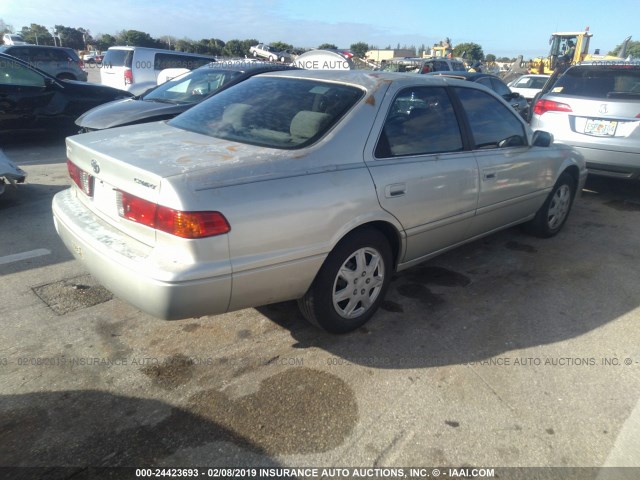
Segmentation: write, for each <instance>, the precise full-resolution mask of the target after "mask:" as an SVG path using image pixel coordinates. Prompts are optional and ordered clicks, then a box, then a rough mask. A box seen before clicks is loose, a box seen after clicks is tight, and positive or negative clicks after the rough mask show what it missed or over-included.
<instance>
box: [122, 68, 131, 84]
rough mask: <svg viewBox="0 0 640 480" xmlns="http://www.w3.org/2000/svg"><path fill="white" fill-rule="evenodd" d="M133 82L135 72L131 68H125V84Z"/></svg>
mask: <svg viewBox="0 0 640 480" xmlns="http://www.w3.org/2000/svg"><path fill="white" fill-rule="evenodd" d="M132 83H133V72H132V71H131V69H130V68H125V70H124V84H125V85H131V84H132Z"/></svg>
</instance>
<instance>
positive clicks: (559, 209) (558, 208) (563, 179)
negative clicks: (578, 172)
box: [524, 172, 576, 238]
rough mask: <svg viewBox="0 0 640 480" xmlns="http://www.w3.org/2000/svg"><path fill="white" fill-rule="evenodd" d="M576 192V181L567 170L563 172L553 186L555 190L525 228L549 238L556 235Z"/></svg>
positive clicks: (539, 235)
mask: <svg viewBox="0 0 640 480" xmlns="http://www.w3.org/2000/svg"><path fill="white" fill-rule="evenodd" d="M575 194H576V182H575V180H574V178H573V177H572V176H571V175H570V174H569V173H567V172H563V173H562V174H561V175H560V177H559V178H558V181H557V182H556V184H555V185H554V186H553V190H551V193H550V194H549V196H548V197H547V199H546V200H545V202H544V203H543V204H542V206H541V207H540V210H538V212H537V213H536V216H535V217H534V218H533V220H531V221H530V222H528V223H525V225H524V228H525V231H526V232H527V233H530V234H531V235H535V236H536V237H541V238H549V237H553V236H554V235H556V234H557V233H558V232H559V231H560V230H562V227H563V226H564V224H565V222H566V221H567V218H568V217H569V212H570V211H571V205H572V204H573V199H574V197H575Z"/></svg>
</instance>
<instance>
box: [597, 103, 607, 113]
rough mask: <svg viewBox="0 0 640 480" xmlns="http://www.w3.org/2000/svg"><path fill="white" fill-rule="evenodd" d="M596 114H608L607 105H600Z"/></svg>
mask: <svg viewBox="0 0 640 480" xmlns="http://www.w3.org/2000/svg"><path fill="white" fill-rule="evenodd" d="M598 112H600V113H608V112H609V110H608V109H607V104H606V103H603V104H602V105H600V108H599V109H598Z"/></svg>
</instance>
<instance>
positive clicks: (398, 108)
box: [375, 87, 463, 158]
mask: <svg viewBox="0 0 640 480" xmlns="http://www.w3.org/2000/svg"><path fill="white" fill-rule="evenodd" d="M462 149H463V144H462V138H461V135H460V128H459V127H458V121H457V120H456V115H455V113H454V110H453V106H452V104H451V101H450V100H449V96H448V95H447V91H446V89H444V88H442V87H412V88H407V89H404V90H402V91H401V92H400V93H399V94H398V96H397V97H396V99H395V100H394V101H393V104H392V105H391V108H390V110H389V113H388V114H387V118H386V120H385V123H384V127H383V129H382V133H381V134H380V138H379V140H378V144H377V146H376V149H375V156H376V157H377V158H390V157H401V156H407V155H425V154H430V153H443V152H457V151H460V150H462Z"/></svg>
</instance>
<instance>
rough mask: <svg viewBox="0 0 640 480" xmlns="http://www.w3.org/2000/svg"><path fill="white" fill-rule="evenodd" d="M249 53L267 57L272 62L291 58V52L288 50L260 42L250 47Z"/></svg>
mask: <svg viewBox="0 0 640 480" xmlns="http://www.w3.org/2000/svg"><path fill="white" fill-rule="evenodd" d="M249 53H251V55H253V56H254V57H256V58H266V59H267V60H269V61H270V62H278V61H281V62H284V61H285V60H287V59H289V60H290V59H291V54H290V53H289V52H286V51H281V50H278V49H277V48H275V47H272V46H271V45H267V44H266V43H259V44H258V45H254V46H253V47H250V48H249Z"/></svg>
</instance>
